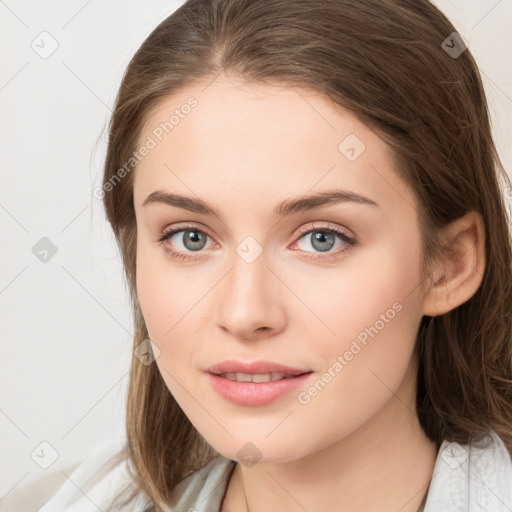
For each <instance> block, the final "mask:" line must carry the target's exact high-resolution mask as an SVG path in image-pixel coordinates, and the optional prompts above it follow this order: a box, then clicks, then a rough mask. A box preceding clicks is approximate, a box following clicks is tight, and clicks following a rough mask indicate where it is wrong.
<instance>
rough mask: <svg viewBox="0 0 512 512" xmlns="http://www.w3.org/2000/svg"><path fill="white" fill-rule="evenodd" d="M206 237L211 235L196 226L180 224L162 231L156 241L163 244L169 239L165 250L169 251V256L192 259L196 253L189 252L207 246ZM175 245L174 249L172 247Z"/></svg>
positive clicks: (200, 249) (197, 250)
mask: <svg viewBox="0 0 512 512" xmlns="http://www.w3.org/2000/svg"><path fill="white" fill-rule="evenodd" d="M187 228H188V229H187ZM208 238H211V237H210V236H209V235H208V234H207V233H206V232H204V231H202V230H200V229H198V228H197V226H183V225H181V226H178V227H174V229H171V230H167V231H164V232H163V233H162V236H161V237H160V238H159V239H158V242H159V243H161V244H163V243H164V242H166V241H167V240H168V241H169V243H168V244H166V246H165V250H166V251H167V252H169V253H170V255H171V257H173V258H177V259H180V260H185V259H190V260H194V259H196V258H197V255H195V254H190V253H194V252H196V253H198V252H201V251H202V250H203V249H204V248H205V247H207V241H208ZM175 247H176V249H174V248H175Z"/></svg>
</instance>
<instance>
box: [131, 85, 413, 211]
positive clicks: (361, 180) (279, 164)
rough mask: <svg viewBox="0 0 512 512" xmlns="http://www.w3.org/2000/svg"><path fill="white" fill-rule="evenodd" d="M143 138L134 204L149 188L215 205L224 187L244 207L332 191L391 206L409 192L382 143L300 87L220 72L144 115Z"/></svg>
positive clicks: (335, 107)
mask: <svg viewBox="0 0 512 512" xmlns="http://www.w3.org/2000/svg"><path fill="white" fill-rule="evenodd" d="M191 105H193V106H191ZM149 140H151V141H152V143H151V146H152V149H151V150H150V151H149V152H147V155H146V156H144V158H142V159H141V161H140V162H139V163H138V165H137V168H136V171H135V182H134V189H135V190H134V194H135V202H136V205H140V204H141V203H142V201H143V200H144V198H145V197H146V196H147V195H148V194H150V193H151V192H153V191H154V190H156V189H167V190H175V191H181V192H187V193H188V195H190V192H191V191H192V192H193V193H194V194H196V195H198V196H200V197H202V198H204V199H206V200H208V201H209V200H211V201H213V202H216V199H218V198H216V194H217V193H218V192H219V191H222V193H223V194H225V196H224V197H230V198H231V199H232V200H233V201H236V199H237V198H238V199H239V200H240V202H241V204H245V205H246V206H249V203H250V202H251V200H253V201H254V199H255V198H256V197H259V198H260V200H261V198H262V197H269V198H270V199H271V200H272V201H273V202H278V201H279V200H282V199H286V198H287V197H292V196H293V197H295V196H298V195H303V194H306V193H308V191H319V190H321V189H327V188H333V187H337V188H340V187H342V188H346V189H350V190H352V191H354V192H359V193H361V194H365V195H368V196H370V197H372V194H373V196H375V197H379V198H381V201H380V202H384V203H385V202H388V203H389V205H390V206H391V205H393V202H396V200H397V198H400V197H402V198H404V195H405V197H407V196H408V195H409V192H408V191H407V189H406V188H405V185H404V184H403V183H402V182H401V180H399V179H398V176H397V175H396V172H395V171H394V169H393V162H392V158H391V150H390V148H389V147H388V146H387V144H385V143H384V142H383V141H382V140H381V139H380V138H379V137H378V136H377V135H376V134H375V133H374V132H372V131H371V130H370V129H369V128H368V127H367V126H365V125H364V124H363V123H362V122H360V121H359V120H358V119H357V118H356V117H355V116H353V115H352V114H351V113H349V112H348V111H347V110H345V109H343V108H341V107H339V106H338V105H335V104H334V103H333V102H332V101H330V100H329V99H328V98H326V97H324V96H322V95H321V94H320V93H318V92H315V91H311V90H306V89H301V88H298V87H291V86H287V85H267V84H260V83H253V82H249V83H247V82H242V81H240V80H237V79H235V78H232V77H227V76H225V75H220V76H219V77H217V78H216V79H214V80H213V82H211V79H210V82H203V83H197V84H194V85H191V86H189V87H186V88H185V89H183V90H181V91H180V92H178V93H176V94H173V95H172V96H169V97H167V98H166V99H165V100H163V101H162V102H161V103H160V104H159V105H158V106H157V107H156V108H155V109H153V111H152V112H151V113H150V114H149V115H148V117H147V119H146V122H145V124H144V127H143V130H142V131H141V134H140V137H139V146H142V145H144V144H145V143H146V142H148V141H149ZM255 206H256V205H255Z"/></svg>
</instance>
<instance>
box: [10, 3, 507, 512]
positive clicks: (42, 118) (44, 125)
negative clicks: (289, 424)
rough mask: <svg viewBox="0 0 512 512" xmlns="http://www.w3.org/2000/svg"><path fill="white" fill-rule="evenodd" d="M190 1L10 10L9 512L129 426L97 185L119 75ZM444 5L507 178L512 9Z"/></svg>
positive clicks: (127, 335)
mask: <svg viewBox="0 0 512 512" xmlns="http://www.w3.org/2000/svg"><path fill="white" fill-rule="evenodd" d="M181 3H182V2H181V1H179V2H178V1H174V2H172V1H171V2H162V1H161V0H158V1H157V0H152V1H145V2H135V1H133V0H132V1H124V2H121V1H115V2H114V1H111V2H100V1H98V0H89V1H84V0H80V1H63V0H62V1H51V2H37V1H35V0H31V1H24V2H22V1H15V0H6V1H0V44H1V45H2V48H3V51H2V60H1V61H0V69H1V72H0V101H1V103H0V109H1V111H0V116H1V124H0V130H1V131H0V144H1V156H0V158H1V163H2V167H1V180H2V185H1V188H0V223H1V236H2V239H1V244H2V245H1V247H2V263H1V266H0V308H1V312H2V314H1V317H0V319H1V323H0V328H1V336H2V338H1V345H0V376H1V377H0V378H1V382H0V386H1V387H0V389H1V392H0V439H1V444H0V457H1V459H0V510H1V511H3V512H5V511H14V510H23V511H24V512H29V511H31V510H35V508H36V505H41V504H42V502H43V501H45V500H46V499H47V498H48V497H49V495H51V494H53V492H54V491H55V487H56V486H58V485H59V484H60V483H61V482H62V481H63V480H64V479H65V476H64V474H63V473H61V470H66V472H68V471H67V470H68V469H70V468H72V467H74V466H75V465H76V464H77V463H79V462H80V461H81V460H83V459H84V458H85V457H87V456H88V455H89V454H90V453H91V451H92V450H93V449H95V448H96V447H98V446H99V445H101V444H103V443H104V442H106V441H108V440H109V439H111V438H112V437H114V436H119V435H121V434H122V432H123V430H124V417H125V412H124V404H125V396H126V387H127V383H128V370H129V364H130V358H131V344H132V339H131V332H132V327H131V319H130V309H129V302H128V296H127V292H126V288H125V285H124V282H123V279H122V268H121V264H120V257H119V254H118V251H117V247H116V246H115V243H114V239H113V235H112V234H111V232H110V228H109V227H108V226H107V224H106V221H105V218H104V214H103V211H102V208H101V203H100V201H98V200H97V199H95V198H94V197H93V196H92V190H93V188H94V187H95V186H98V185H99V184H100V183H101V172H102V164H103V159H104V155H105V143H106V123H107V121H108V119H109V116H110V113H111V108H112V105H113V101H114V98H115V95H116V92H117V89H118V86H119V83H120V80H121V77H122V73H123V72H124V69H125V67H126V65H127V64H128V61H129V59H130V58H131V56H132V55H133V53H134V52H135V51H136V49H137V48H138V47H139V45H140V44H141V43H142V41H143V40H144V39H145V37H146V36H147V35H148V34H149V33H150V32H151V30H153V28H155V27H156V25H157V24H158V23H159V22H160V21H161V20H163V19H164V18H165V17H166V16H168V15H169V14H170V13H171V12H172V11H174V10H175V9H176V7H177V6H179V5H181ZM435 4H436V5H437V6H438V7H439V8H440V9H441V10H442V11H443V12H445V13H446V15H447V16H448V17H449V19H450V20H451V21H452V22H453V24H454V25H455V27H456V28H457V30H458V32H459V33H461V34H462V35H463V37H464V38H465V39H466V41H467V42H468V43H469V48H470V50H471V52H472V53H473V55H474V56H475V58H476V61H477V63H478V64H479V66H480V69H481V71H482V75H483V80H484V84H485V87H486V92H487V95H488V101H489V107H490V111H491V116H492V119H493V130H494V135H495V139H496V142H497V146H498V150H499V152H500V155H501V158H502V161H503V164H504V165H505V168H506V169H507V170H509V171H510V169H511V164H512V147H511V144H510V141H511V140H512V67H511V65H510V62H511V61H512V59H511V56H512V39H511V34H510V32H511V30H510V28H511V27H512V1H511V0H499V1H496V0H489V1H487V0H471V1H470V0H457V1H455V0H437V1H436V2H435ZM42 32H47V33H48V34H50V35H47V34H43V35H41V33H42ZM448 35H449V34H447V36H448ZM439 43H440V44H441V41H440V42H439ZM56 44H58V48H57V49H56V51H55V52H54V53H53V54H52V55H50V56H47V55H45V54H44V52H49V51H50V50H51V49H52V45H56ZM42 57H47V58H42ZM43 237H47V238H49V239H50V240H51V241H52V242H53V244H55V246H56V247H57V253H56V254H55V255H54V256H53V257H51V258H49V257H48V261H47V262H42V261H40V260H39V259H38V258H37V257H36V256H35V255H34V254H33V252H32V248H33V247H34V245H35V244H36V243H37V242H38V241H39V240H40V239H41V238H43ZM44 441H46V442H48V443H49V444H50V445H51V446H52V447H53V449H54V450H56V452H58V458H57V459H56V460H55V462H53V464H51V465H50V466H49V467H48V468H47V469H43V468H41V467H40V466H39V465H38V464H37V463H36V460H37V461H39V462H40V463H42V464H44V463H45V461H46V463H49V462H51V457H52V449H49V448H48V447H47V446H45V445H40V443H41V442H44ZM34 450H35V454H34V455H33V457H34V458H32V456H31V454H33V453H34ZM37 454H38V455H39V457H38V456H37ZM68 474H69V473H68Z"/></svg>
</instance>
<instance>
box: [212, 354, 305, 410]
mask: <svg viewBox="0 0 512 512" xmlns="http://www.w3.org/2000/svg"><path fill="white" fill-rule="evenodd" d="M206 373H207V374H208V375H209V378H210V383H211V385H212V386H213V389H215V390H216V391H217V392H218V393H219V394H220V395H221V396H222V397H223V398H225V399H227V400H228V401H230V402H231V403H234V404H236V405H242V406H253V407H255V406H263V405H267V404H270V403H271V402H273V401H275V400H277V399H278V398H280V397H284V396H285V395H289V394H290V393H291V392H292V391H294V390H296V389H297V388H298V387H300V386H303V385H305V384H306V381H308V379H309V377H310V375H312V374H313V371H312V370H301V369H298V368H291V367H289V366H283V365H280V364H277V363H270V362H265V361H262V362H254V363H250V364H247V363H241V362H238V361H225V362H223V363H220V364H218V365H216V366H212V367H210V368H208V370H206Z"/></svg>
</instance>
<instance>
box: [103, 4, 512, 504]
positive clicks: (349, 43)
mask: <svg viewBox="0 0 512 512" xmlns="http://www.w3.org/2000/svg"><path fill="white" fill-rule="evenodd" d="M453 32H456V30H455V28H454V26H453V25H452V24H451V23H450V22H449V21H448V19H447V18H446V17H445V16H444V15H443V14H442V13H441V12H440V11H439V10H438V9H437V8H436V7H434V6H433V5H432V4H430V3H429V2H428V1H427V0H322V1H318V0H189V1H187V2H186V3H185V4H183V5H182V6H181V7H180V8H179V9H178V10H176V11H175V12H174V13H173V14H172V15H171V16H169V17H168V18H167V19H165V20H164V21H163V22H162V23H161V24H160V25H159V26H158V27H157V28H156V29H155V30H154V31H153V32H152V33H151V34H150V35H149V37H148V38H147V39H146V41H145V42H144V43H143V44H142V46H141V47H140V49H139V50H138V51H137V53H136V54H135V56H134V57H133V59H132V60H131V62H130V64H129V66H128V68H127V71H126V73H125V75H124V78H123V81H122V84H121V87H120V90H119V94H118V97H117V100H116V105H115V110H114V113H113V117H112V119H111V123H110V137H109V143H108V152H107V157H106V163H105V170H104V181H103V185H104V189H105V191H107V190H108V192H107V193H105V195H104V206H105V209H106V214H107V217H108V220H109V222H110V224H111V225H112V228H113V230H114V233H115V236H116V240H117V242H118V244H119V247H120V250H121V253H122V258H123V263H124V268H125V272H126V277H127V280H128V284H129V287H130V293H131V298H132V303H133V310H134V324H135V334H134V340H133V342H134V347H136V346H137V345H138V344H140V343H141V342H142V341H143V340H145V339H147V338H148V332H147V330H146V326H145V323H144V318H143V316H142V312H141V310H140V306H139V304H138V300H137V294H136V288H135V272H136V265H135V258H136V233H137V231H136V219H135V213H134V206H133V176H134V171H132V172H128V173H126V176H125V177H123V178H122V179H121V180H118V183H116V184H115V186H113V187H112V186H110V187H109V188H108V189H107V186H106V185H107V183H109V182H110V183H112V178H113V177H114V175H115V174H116V172H118V171H119V169H120V168H122V167H123V166H124V165H125V164H126V162H128V161H130V157H131V156H132V153H133V152H134V151H135V150H136V149H137V143H138V138H139V137H140V134H141V133H140V132H141V128H142V126H143V124H144V122H145V120H146V119H147V117H148V114H149V113H150V112H151V110H152V109H153V108H154V107H156V106H157V105H158V104H159V103H160V102H162V101H163V100H164V99H165V98H167V97H168V96H169V95H171V94H173V93H176V92H177V91H179V90H182V89H183V88H185V87H187V86H188V85H191V84H193V83H195V82H197V81H199V80H207V79H211V80H213V79H214V78H215V77H216V76H217V75H218V74H220V73H221V72H222V71H225V72H230V73H232V74H233V75H235V76H238V77H241V78H243V79H244V80H247V81H248V82H250V81H253V82H260V83H268V84H288V85H290V86H294V87H303V88H307V89H310V90H313V91H317V92H319V93H321V94H323V95H324V96H325V97H329V98H331V99H332V100H333V101H334V102H335V104H338V105H340V106H342V107H344V108H346V109H348V110H349V111H350V112H351V113H353V115H355V116H356V117H357V118H358V119H360V120H361V121H362V122H363V123H365V124H366V125H367V126H369V127H370V128H371V129H373V130H374V131H375V132H376V133H377V134H378V135H379V136H380V137H381V138H382V139H383V140H384V141H385V142H386V143H388V144H389V145H390V147H391V148H392V149H393V156H394V159H395V162H396V171H397V173H398V174H399V176H400V177H401V178H402V179H403V180H404V181H405V182H406V183H407V184H408V185H409V186H410V187H411V189H412V190H413V192H414V193H415V195H416V198H417V200H418V205H419V212H418V214H419V217H420V219H421V235H422V246H423V259H424V261H423V263H424V270H425V272H424V276H425V278H427V277H428V276H429V273H428V268H429V264H431V263H432V262H434V261H437V258H441V256H442V254H443V247H442V246H441V243H440V241H439V239H438V237H437V235H438V230H439V228H442V227H444V226H446V225H447V224H448V223H450V222H452V221H454V220H456V219H458V218H460V217H461V216H463V215H464V214H466V213H467V212H469V211H477V212H479V213H480V214H481V216H482V219H483V222H484V227H485V238H486V244H485V245H486V247H485V257H486V268H485V273H484V275H483V280H482V283H481V285H480V287H479V288H478V290H477V292H476V293H475V294H474V295H473V296H472V297H471V299H469V300H468V301H466V302H465V303H463V304H462V305H460V306H459V307H457V308H455V309H454V310H452V311H450V312H448V313H446V314H443V315H439V316H437V317H426V316H424V317H423V318H422V320H421V323H420V327H419V332H418V337H417V341H416V355H417V356H418V358H419V369H418V377H417V384H418V385H417V389H418V391H417V412H418V416H419V419H420V423H421V425H422V427H423V429H424V431H425V432H426V434H427V435H428V436H429V437H430V438H431V439H432V440H435V441H436V443H437V445H438V446H439V445H440V443H441V442H442V441H443V440H445V439H446V440H448V441H455V442H459V443H461V444H463V443H469V442H472V441H475V440H480V439H482V438H483V437H484V435H485V434H486V433H488V432H489V431H490V430H491V429H493V430H494V431H495V432H496V433H497V434H498V435H499V436H500V437H501V438H502V440H503V441H504V443H505V445H506V447H507V449H508V450H509V451H510V452H511V453H512V427H511V425H512V403H511V389H512V388H511V383H512V365H511V362H512V353H511V351H512V333H511V329H512V318H511V316H512V279H511V277H512V276H511V261H512V247H511V237H510V231H509V224H508V217H507V210H506V208H505V204H504V198H503V196H502V191H501V190H500V183H499V181H500V178H501V179H503V180H504V182H505V184H506V185H507V186H508V187H510V186H511V184H510V179H509V178H508V176H507V174H506V173H505V172H504V169H503V167H502V164H501V162H500V159H499V156H498V154H497V151H496V148H495V145H494V142H493V139H492V134H491V128H490V122H489V114H488V110H487V103H486V98H485V94H484V89H483V86H482V82H481V78H480V74H479V71H478V68H477V66H476V63H475V61H474V58H473V56H472V54H471V53H470V51H469V50H468V49H466V50H465V51H462V53H461V54H460V55H459V56H454V55H453V54H452V55H450V54H449V52H447V51H445V48H443V46H442V43H443V41H445V40H447V38H448V37H449V36H450V35H451V34H453ZM450 41H452V42H451V44H450V45H449V46H451V47H453V46H454V43H453V39H450ZM196 112H197V110H196V111H194V113H193V114H192V115H198V114H197V113H196ZM134 169H135V166H134ZM126 428H127V436H128V446H127V456H128V458H129V462H130V468H131V469H130V470H131V471H132V473H133V474H132V476H133V478H134V480H135V482H136V484H137V485H138V487H139V489H140V490H141V491H142V492H143V493H144V494H145V495H147V496H148V497H149V498H150V500H152V501H150V502H151V503H153V502H155V503H157V502H158V501H159V500H161V501H163V502H166V501H168V499H169V497H170V495H171V493H172V491H173V489H174V488H175V486H176V484H177V483H178V482H179V481H181V480H182V479H183V478H185V477H186V476H188V475H189V474H191V473H192V472H194V471H196V470H198V469H199V468H201V467H203V466H204V465H205V464H206V463H207V462H208V461H210V460H211V458H212V457H214V456H215V455H216V452H215V450H214V449H213V448H212V447H211V446H209V445H208V444H207V443H206V441H205V440H204V438H203V437H202V436H201V435H200V434H199V432H198V431H197V430H196V429H195V428H194V426H193V425H192V424H191V422H190V421H189V419H188V418H187V416H186V415H185V414H184V412H183V411H182V410H181V408H180V407H179V406H178V404H177V403H176V401H175V400H174V398H173V396H172V395H171V393H170V392H169V390H168V388H167V387H166V385H165V383H164V380H163V379H162V376H161V375H160V373H159V370H158V367H157V366H156V365H155V364H151V365H144V364H141V363H140V362H139V360H138V359H136V358H135V357H134V358H133V361H132V366H131V373H130V384H129V391H128V399H127V417H126ZM125 502H127V500H125Z"/></svg>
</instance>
